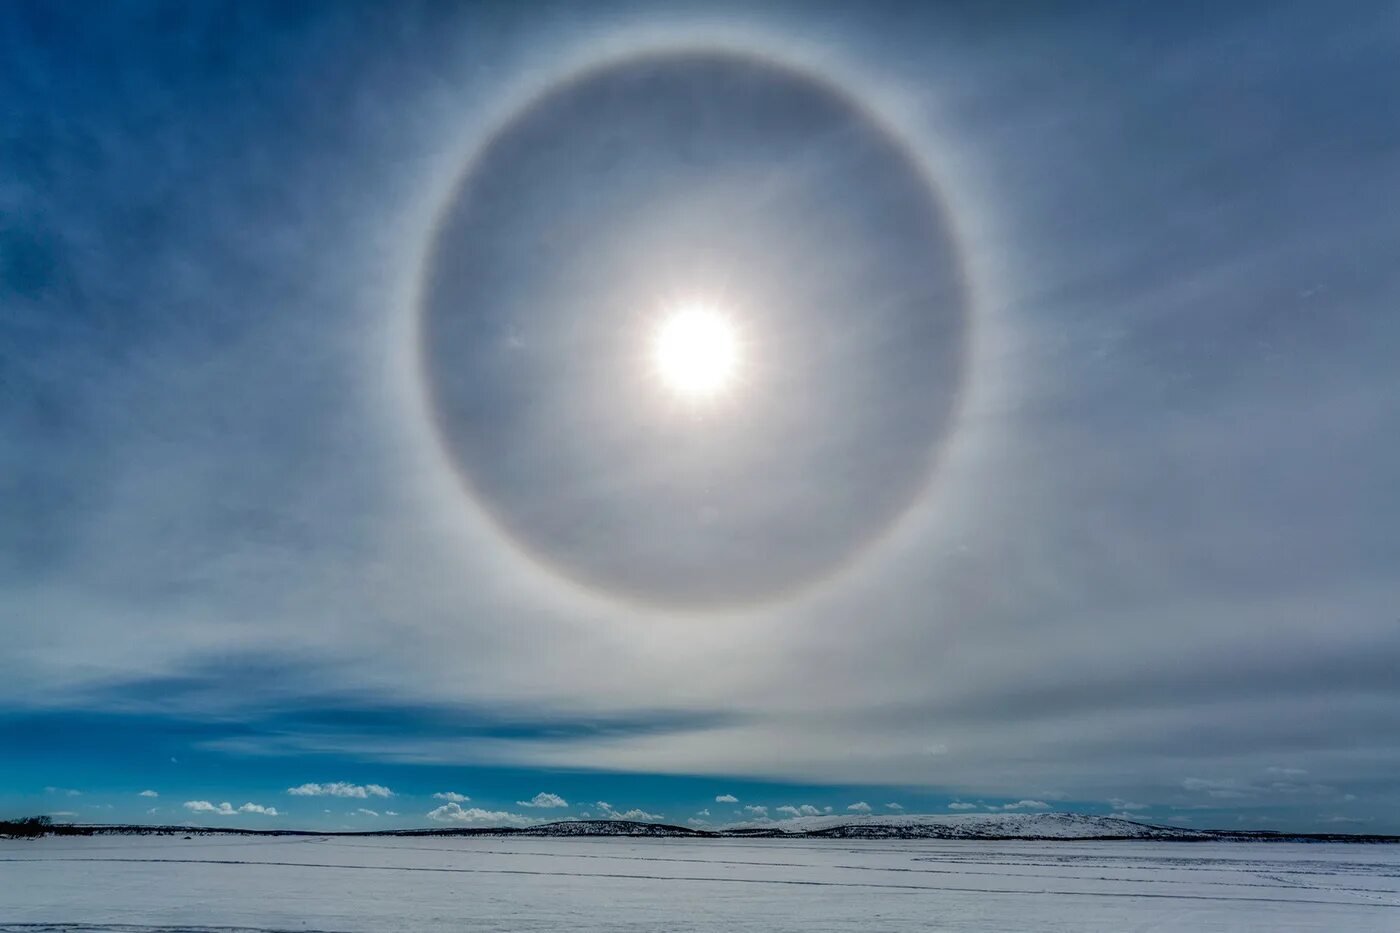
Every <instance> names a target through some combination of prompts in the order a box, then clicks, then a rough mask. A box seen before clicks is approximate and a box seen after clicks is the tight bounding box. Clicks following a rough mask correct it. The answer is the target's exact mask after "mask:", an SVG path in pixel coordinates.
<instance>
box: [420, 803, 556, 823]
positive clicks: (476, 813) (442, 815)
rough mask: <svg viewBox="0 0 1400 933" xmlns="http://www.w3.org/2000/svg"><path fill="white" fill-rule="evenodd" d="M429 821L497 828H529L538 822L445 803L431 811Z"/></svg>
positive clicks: (494, 811) (528, 818)
mask: <svg viewBox="0 0 1400 933" xmlns="http://www.w3.org/2000/svg"><path fill="white" fill-rule="evenodd" d="M427 816H428V819H430V820H436V821H437V822H439V823H491V824H494V825H497V826H500V825H510V826H527V825H529V824H530V823H535V822H538V821H537V820H532V819H530V817H528V816H521V815H520V814H519V813H509V812H507V811H505V810H483V809H481V808H480V807H463V806H462V805H461V804H460V803H445V804H443V805H442V806H440V807H438V808H437V809H435V810H429V811H428V813H427Z"/></svg>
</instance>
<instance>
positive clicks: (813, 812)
mask: <svg viewBox="0 0 1400 933" xmlns="http://www.w3.org/2000/svg"><path fill="white" fill-rule="evenodd" d="M778 812H779V813H786V814H789V815H790V816H817V815H818V814H820V813H821V812H822V811H820V810H818V809H817V808H816V807H814V806H812V805H811V804H810V803H804V804H801V805H800V806H796V807H794V806H791V805H788V806H783V807H779V808H778Z"/></svg>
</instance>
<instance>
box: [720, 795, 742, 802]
mask: <svg viewBox="0 0 1400 933" xmlns="http://www.w3.org/2000/svg"><path fill="white" fill-rule="evenodd" d="M738 802H739V798H738V797H735V796H734V795H733V794H720V795H719V796H718V797H716V798H715V803H738Z"/></svg>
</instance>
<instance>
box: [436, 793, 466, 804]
mask: <svg viewBox="0 0 1400 933" xmlns="http://www.w3.org/2000/svg"><path fill="white" fill-rule="evenodd" d="M433 799H434V800H450V801H452V802H453V803H466V802H467V801H468V800H471V798H470V797H468V796H467V795H466V794H459V793H457V792H456V791H454V790H443V791H438V792H437V793H436V794H433Z"/></svg>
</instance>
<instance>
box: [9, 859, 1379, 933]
mask: <svg viewBox="0 0 1400 933" xmlns="http://www.w3.org/2000/svg"><path fill="white" fill-rule="evenodd" d="M210 928H217V929H219V930H221V931H224V933H232V931H233V930H238V931H265V930H279V931H280V930H320V931H336V930H345V931H417V930H423V931H448V930H452V931H459V930H536V931H537V930H568V931H571V933H576V931H584V930H622V931H642V930H668V931H699V930H740V929H742V930H762V931H778V930H790V931H803V933H809V931H835V930H862V931H863V930H879V931H887V930H920V931H923V930H951V931H970V930H977V931H992V930H996V931H1005V930H1047V931H1048V930H1057V931H1066V930H1076V931H1077V930H1104V931H1110V930H1111V931H1134V930H1153V931H1162V930H1192V931H1209V930H1221V931H1224V930H1261V931H1263V930H1267V931H1276V930H1277V931H1281V930H1319V931H1321V930H1327V931H1334V930H1347V931H1366V930H1377V931H1380V930H1384V931H1395V930H1400V846H1389V845H1371V846H1366V845H1333V844H1314V845H1306V844H1292V843H1220V842H1210V843H1189V842H1153V841H1130V842H1027V841H1019V842H990V841H948V840H877V841H849V840H820V839H800V840H787V839H696V840H691V839H646V838H592V839H590V838H576V839H551V838H490V837H476V838H441V837H427V838H424V837H418V838H413V837H408V838H392V837H388V838H386V837H321V836H313V837H271V838H269V837H254V838H240V837H229V836H196V837H194V838H192V839H188V840H185V839H182V838H180V837H178V836H177V837H122V836H109V837H101V836H97V837H91V838H63V837H57V838H47V839H40V840H34V841H0V931H27V933H37V931H67V930H84V931H93V930H112V931H116V930H120V931H157V930H159V931H170V930H207V929H210Z"/></svg>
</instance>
